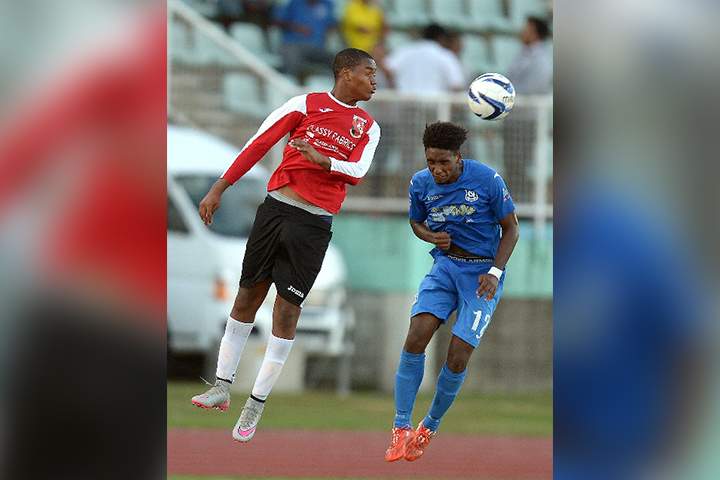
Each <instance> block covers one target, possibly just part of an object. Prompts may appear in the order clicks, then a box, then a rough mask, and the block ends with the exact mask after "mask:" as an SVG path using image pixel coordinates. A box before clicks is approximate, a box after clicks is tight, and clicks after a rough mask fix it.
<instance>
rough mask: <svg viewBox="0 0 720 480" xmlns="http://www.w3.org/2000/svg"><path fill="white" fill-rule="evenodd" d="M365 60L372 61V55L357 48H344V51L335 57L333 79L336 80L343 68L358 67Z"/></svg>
mask: <svg viewBox="0 0 720 480" xmlns="http://www.w3.org/2000/svg"><path fill="white" fill-rule="evenodd" d="M365 59H369V60H374V59H373V57H372V55H370V54H369V53H367V52H366V51H365V50H360V49H358V48H346V49H345V50H340V51H339V52H338V53H337V55H335V60H334V61H333V74H334V75H335V78H337V76H338V74H339V73H340V71H341V70H342V69H343V68H345V67H348V68H353V67H355V66H357V65H360V63H362V61H363V60H365Z"/></svg>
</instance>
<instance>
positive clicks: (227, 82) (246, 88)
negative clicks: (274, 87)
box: [223, 73, 268, 117]
mask: <svg viewBox="0 0 720 480" xmlns="http://www.w3.org/2000/svg"><path fill="white" fill-rule="evenodd" d="M223 95H224V97H225V105H227V107H228V108H229V109H230V110H232V111H234V112H237V113H243V114H247V115H252V116H256V117H262V116H264V115H267V113H268V106H267V103H266V102H265V101H264V96H263V95H262V90H261V89H260V84H259V82H258V79H257V78H256V77H255V76H253V75H250V74H247V73H231V74H227V75H225V77H224V79H223Z"/></svg>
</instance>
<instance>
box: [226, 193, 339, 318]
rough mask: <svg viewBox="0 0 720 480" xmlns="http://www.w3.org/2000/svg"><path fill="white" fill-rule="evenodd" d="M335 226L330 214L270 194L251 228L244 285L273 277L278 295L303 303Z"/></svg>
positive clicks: (251, 285) (241, 278)
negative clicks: (293, 204) (283, 200)
mask: <svg viewBox="0 0 720 480" xmlns="http://www.w3.org/2000/svg"><path fill="white" fill-rule="evenodd" d="M331 226H332V217H330V216H320V215H315V214H312V213H310V212H307V211H305V210H303V209H301V208H298V207H294V206H292V205H288V204H287V203H283V202H280V201H278V200H275V199H274V198H272V197H270V196H268V197H266V198H265V202H263V203H262V204H261V205H260V206H259V207H258V210H257V214H256V215H255V222H254V223H253V226H252V230H251V231H250V238H248V242H247V247H246V249H245V258H244V259H243V267H242V276H241V277H240V286H241V287H245V288H250V287H253V286H255V285H256V284H258V283H259V282H262V281H263V280H267V279H268V278H269V279H271V280H272V281H273V282H274V283H275V288H276V289H277V293H278V295H280V296H281V297H282V298H284V299H285V300H287V301H288V302H290V303H292V304H295V305H298V306H299V305H300V304H301V303H302V302H303V301H304V300H305V297H307V294H308V293H309V292H310V289H311V288H312V286H313V283H315V278H317V275H318V273H319V272H320V267H321V266H322V263H323V259H324V258H325V252H326V251H327V248H328V245H329V244H330V239H331V238H332V231H331Z"/></svg>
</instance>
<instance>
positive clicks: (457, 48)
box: [440, 30, 463, 59]
mask: <svg viewBox="0 0 720 480" xmlns="http://www.w3.org/2000/svg"><path fill="white" fill-rule="evenodd" d="M440 44H441V45H442V46H443V47H445V48H447V49H448V50H450V51H451V52H452V53H454V54H455V56H456V57H458V59H459V58H460V52H462V48H463V45H462V36H461V35H460V32H458V31H457V30H448V31H447V32H446V33H445V37H444V38H443V39H441V41H440Z"/></svg>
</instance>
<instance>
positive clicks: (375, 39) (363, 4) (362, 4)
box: [340, 0, 387, 52]
mask: <svg viewBox="0 0 720 480" xmlns="http://www.w3.org/2000/svg"><path fill="white" fill-rule="evenodd" d="M340 31H341V32H342V36H343V39H344V40H345V43H346V44H347V46H348V47H350V48H358V49H360V50H364V51H366V52H372V51H373V49H374V48H375V47H376V46H377V45H379V44H381V43H383V42H384V40H385V33H386V31H387V25H386V24H385V15H384V13H383V10H382V8H380V6H379V5H377V3H376V2H375V1H374V0H350V1H349V2H348V3H347V5H346V7H345V11H344V13H343V17H342V20H341V30H340Z"/></svg>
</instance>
